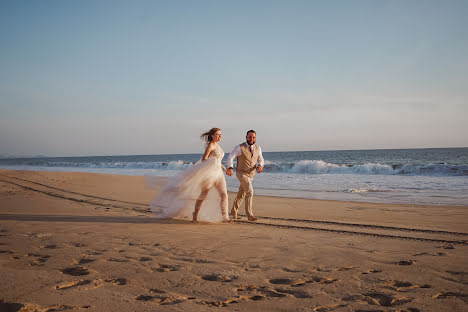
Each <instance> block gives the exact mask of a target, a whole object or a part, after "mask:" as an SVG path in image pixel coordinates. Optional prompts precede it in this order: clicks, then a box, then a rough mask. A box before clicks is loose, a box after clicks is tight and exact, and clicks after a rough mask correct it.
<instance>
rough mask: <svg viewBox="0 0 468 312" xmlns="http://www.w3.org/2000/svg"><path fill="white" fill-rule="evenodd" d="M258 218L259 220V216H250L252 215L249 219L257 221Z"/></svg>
mask: <svg viewBox="0 0 468 312" xmlns="http://www.w3.org/2000/svg"><path fill="white" fill-rule="evenodd" d="M257 220H258V218H257V217H254V216H250V217H249V221H257Z"/></svg>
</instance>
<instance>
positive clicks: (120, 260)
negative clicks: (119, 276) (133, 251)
mask: <svg viewBox="0 0 468 312" xmlns="http://www.w3.org/2000/svg"><path fill="white" fill-rule="evenodd" d="M107 261H110V262H129V261H130V260H128V259H120V258H109V259H107Z"/></svg>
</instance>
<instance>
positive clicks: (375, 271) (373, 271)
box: [361, 270, 382, 274]
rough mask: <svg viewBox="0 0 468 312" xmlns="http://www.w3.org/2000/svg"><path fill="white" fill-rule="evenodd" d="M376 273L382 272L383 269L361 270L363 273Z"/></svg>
mask: <svg viewBox="0 0 468 312" xmlns="http://www.w3.org/2000/svg"><path fill="white" fill-rule="evenodd" d="M375 273H382V270H369V271H367V272H361V274H375Z"/></svg>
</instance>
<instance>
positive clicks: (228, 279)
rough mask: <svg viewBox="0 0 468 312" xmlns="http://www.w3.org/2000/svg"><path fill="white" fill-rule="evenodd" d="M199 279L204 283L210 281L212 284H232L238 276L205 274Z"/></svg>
mask: <svg viewBox="0 0 468 312" xmlns="http://www.w3.org/2000/svg"><path fill="white" fill-rule="evenodd" d="M201 278H202V279H203V280H205V281H212V282H232V281H234V280H236V279H238V276H237V275H232V274H227V273H211V274H205V275H203V276H202V277H201Z"/></svg>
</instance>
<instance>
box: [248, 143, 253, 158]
mask: <svg viewBox="0 0 468 312" xmlns="http://www.w3.org/2000/svg"><path fill="white" fill-rule="evenodd" d="M249 148H250V156H251V157H253V146H252V145H249Z"/></svg>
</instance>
